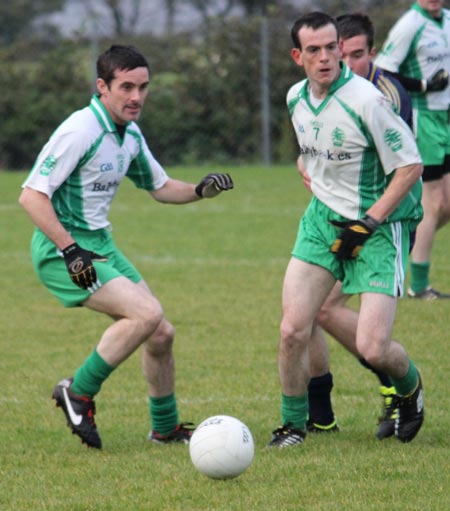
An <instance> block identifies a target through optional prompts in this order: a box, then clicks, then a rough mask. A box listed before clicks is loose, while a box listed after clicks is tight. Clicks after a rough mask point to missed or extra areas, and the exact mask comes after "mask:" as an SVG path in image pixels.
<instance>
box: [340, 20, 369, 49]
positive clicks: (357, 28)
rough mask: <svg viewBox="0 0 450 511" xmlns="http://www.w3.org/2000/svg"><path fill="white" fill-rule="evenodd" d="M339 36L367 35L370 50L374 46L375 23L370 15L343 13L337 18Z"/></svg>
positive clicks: (341, 37) (348, 37) (343, 37)
mask: <svg viewBox="0 0 450 511" xmlns="http://www.w3.org/2000/svg"><path fill="white" fill-rule="evenodd" d="M336 21H337V26H338V31H339V38H340V39H344V40H345V39H350V38H351V37H356V36H357V35H365V36H366V37H367V46H368V47H369V50H371V49H372V48H373V44H374V39H375V31H374V28H373V23H372V21H371V20H370V18H369V16H366V15H365V14H360V13H354V14H343V15H342V16H338V17H337V18H336Z"/></svg>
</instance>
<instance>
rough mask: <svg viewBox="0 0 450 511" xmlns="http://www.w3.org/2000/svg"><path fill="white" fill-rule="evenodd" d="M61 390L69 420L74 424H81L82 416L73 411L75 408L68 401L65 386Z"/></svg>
mask: <svg viewBox="0 0 450 511" xmlns="http://www.w3.org/2000/svg"><path fill="white" fill-rule="evenodd" d="M62 392H63V396H64V401H65V403H66V408H67V412H68V414H69V417H70V421H71V422H72V424H74V425H75V426H79V425H80V424H81V421H82V420H83V416H82V415H80V414H78V413H75V410H74V409H73V407H72V403H71V402H70V399H69V394H68V393H67V389H66V387H63V389H62Z"/></svg>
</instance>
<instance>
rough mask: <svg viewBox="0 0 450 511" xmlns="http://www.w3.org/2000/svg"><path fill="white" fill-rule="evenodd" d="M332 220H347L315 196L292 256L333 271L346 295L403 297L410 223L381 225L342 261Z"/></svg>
mask: <svg viewBox="0 0 450 511" xmlns="http://www.w3.org/2000/svg"><path fill="white" fill-rule="evenodd" d="M330 220H339V221H345V220H347V219H346V218H344V217H342V216H341V215H338V214H337V213H335V212H334V211H332V210H331V209H330V208H328V207H327V206H325V205H324V204H323V203H321V202H320V201H319V200H318V199H317V198H316V197H314V198H313V200H312V201H311V204H310V205H309V206H308V208H307V210H306V212H305V214H304V215H303V217H302V219H301V221H300V227H299V231H298V235H297V240H296V242H295V245H294V249H293V251H292V255H293V256H294V257H296V258H297V259H300V260H302V261H305V262H307V263H311V264H316V265H318V266H322V267H323V268H326V269H327V270H329V271H330V272H331V273H332V274H333V275H334V276H335V277H336V279H338V280H340V281H342V291H343V292H344V293H345V294H360V293H383V294H386V295H390V296H402V295H403V290H404V283H405V271H406V267H407V263H408V252H409V243H410V229H409V222H408V221H404V222H393V223H386V224H382V225H380V227H379V228H378V229H377V230H376V231H375V233H374V234H373V235H372V236H371V237H370V238H369V239H368V240H367V241H366V243H365V244H364V246H363V248H362V249H361V252H360V253H359V255H358V257H357V258H355V259H349V260H345V261H338V260H337V259H336V257H335V256H334V254H333V253H332V252H331V250H330V247H331V246H332V244H333V242H334V240H335V239H336V237H337V235H338V234H339V230H338V229H337V228H336V227H334V226H333V225H331V224H330V223H329V221H330Z"/></svg>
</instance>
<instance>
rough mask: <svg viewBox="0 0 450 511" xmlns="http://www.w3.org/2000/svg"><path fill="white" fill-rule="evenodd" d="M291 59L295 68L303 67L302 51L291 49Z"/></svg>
mask: <svg viewBox="0 0 450 511" xmlns="http://www.w3.org/2000/svg"><path fill="white" fill-rule="evenodd" d="M291 57H292V60H293V61H294V62H295V63H296V64H297V66H303V59H302V51H301V50H300V48H292V50H291Z"/></svg>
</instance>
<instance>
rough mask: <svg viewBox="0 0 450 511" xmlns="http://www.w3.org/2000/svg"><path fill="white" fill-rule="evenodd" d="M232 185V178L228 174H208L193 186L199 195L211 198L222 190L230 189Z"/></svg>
mask: <svg viewBox="0 0 450 511" xmlns="http://www.w3.org/2000/svg"><path fill="white" fill-rule="evenodd" d="M233 187H234V184H233V180H232V179H231V176H230V175H229V174H208V175H207V176H205V177H204V178H203V179H202V180H201V181H200V183H199V184H198V185H197V186H196V187H195V193H196V194H197V195H198V196H199V197H203V198H205V199H211V198H212V197H215V196H216V195H219V193H220V192H222V191H224V190H231V189H232V188H233Z"/></svg>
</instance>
